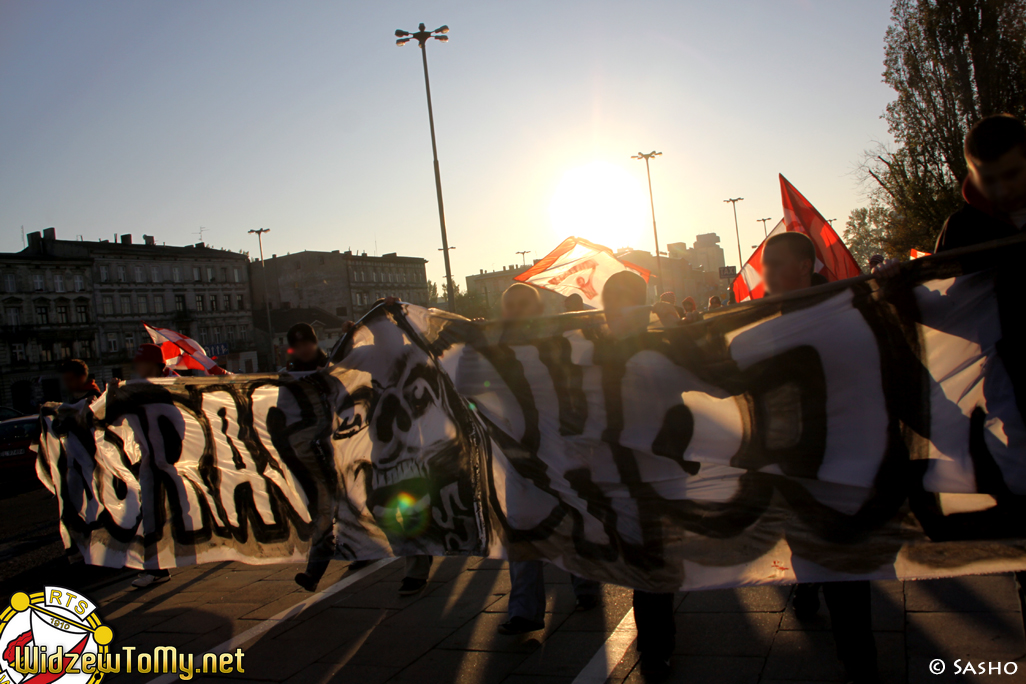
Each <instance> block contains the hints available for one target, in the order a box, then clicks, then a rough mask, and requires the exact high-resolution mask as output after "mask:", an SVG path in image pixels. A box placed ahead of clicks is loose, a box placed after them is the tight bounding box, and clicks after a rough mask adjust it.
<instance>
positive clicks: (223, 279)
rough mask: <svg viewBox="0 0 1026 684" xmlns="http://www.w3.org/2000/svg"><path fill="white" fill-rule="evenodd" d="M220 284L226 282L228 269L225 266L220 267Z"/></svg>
mask: <svg viewBox="0 0 1026 684" xmlns="http://www.w3.org/2000/svg"><path fill="white" fill-rule="evenodd" d="M221 282H222V283H227V282H228V267H227V266H222V267H221Z"/></svg>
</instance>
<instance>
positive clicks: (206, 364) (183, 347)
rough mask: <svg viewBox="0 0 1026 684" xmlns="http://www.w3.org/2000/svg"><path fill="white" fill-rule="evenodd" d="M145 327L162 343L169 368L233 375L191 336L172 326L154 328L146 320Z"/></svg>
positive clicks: (158, 343) (151, 337)
mask: <svg viewBox="0 0 1026 684" xmlns="http://www.w3.org/2000/svg"><path fill="white" fill-rule="evenodd" d="M143 327H144V328H146V332H147V333H149V335H150V339H151V340H153V344H157V345H160V350H161V351H162V352H163V353H164V364H165V365H166V366H167V367H168V368H178V369H189V370H199V371H203V372H204V373H206V374H207V375H231V373H229V372H228V371H226V370H225V369H224V368H221V367H220V366H218V365H217V364H216V363H215V362H214V360H213V359H211V358H210V357H208V356H207V352H206V350H205V349H203V347H201V346H200V344H199V342H197V341H196V340H194V339H192V338H191V337H188V336H186V335H182V334H181V333H179V332H175V331H174V330H171V329H170V328H154V327H153V326H151V325H148V324H147V323H145V322H144V323H143Z"/></svg>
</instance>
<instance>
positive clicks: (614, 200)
mask: <svg viewBox="0 0 1026 684" xmlns="http://www.w3.org/2000/svg"><path fill="white" fill-rule="evenodd" d="M643 173H644V170H643V169H642V174H643ZM549 217H550V219H551V221H552V230H553V232H555V233H556V235H554V237H555V238H557V242H558V240H562V239H564V238H566V237H569V236H571V235H576V236H577V237H582V238H585V239H588V240H591V241H592V242H597V243H599V244H602V245H605V246H606V247H609V248H610V249H614V250H615V249H617V248H619V247H635V248H638V249H649V251H651V247H646V245H645V243H644V242H643V236H644V235H645V229H646V227H647V226H648V222H649V221H650V220H651V219H650V217H649V206H648V190H647V189H646V186H645V185H644V183H643V181H642V180H641V178H640V177H639V176H638V175H637V174H633V173H631V172H630V171H628V170H627V169H624V168H623V167H621V166H617V165H616V164H611V163H609V162H603V161H596V162H592V163H591V164H587V165H585V166H579V167H577V168H574V169H570V170H569V171H567V172H566V173H565V174H564V175H563V178H562V179H561V180H560V181H559V184H558V185H557V186H556V190H555V192H554V193H553V195H552V203H551V204H550V205H549Z"/></svg>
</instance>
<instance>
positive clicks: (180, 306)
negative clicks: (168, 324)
mask: <svg viewBox="0 0 1026 684" xmlns="http://www.w3.org/2000/svg"><path fill="white" fill-rule="evenodd" d="M175 311H179V312H181V311H185V295H175Z"/></svg>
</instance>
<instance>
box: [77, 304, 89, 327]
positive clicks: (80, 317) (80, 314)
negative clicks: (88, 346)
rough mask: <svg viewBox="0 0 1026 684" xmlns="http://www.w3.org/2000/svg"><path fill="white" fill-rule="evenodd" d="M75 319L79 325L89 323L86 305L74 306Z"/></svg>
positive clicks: (87, 306)
mask: <svg viewBox="0 0 1026 684" xmlns="http://www.w3.org/2000/svg"><path fill="white" fill-rule="evenodd" d="M75 319H76V320H77V321H78V322H79V323H88V322H89V305H88V304H76V305H75Z"/></svg>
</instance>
